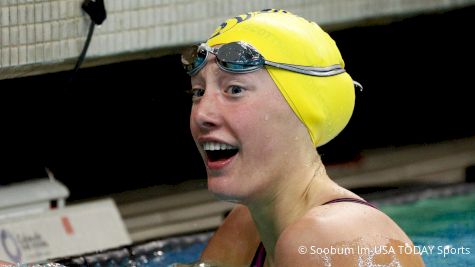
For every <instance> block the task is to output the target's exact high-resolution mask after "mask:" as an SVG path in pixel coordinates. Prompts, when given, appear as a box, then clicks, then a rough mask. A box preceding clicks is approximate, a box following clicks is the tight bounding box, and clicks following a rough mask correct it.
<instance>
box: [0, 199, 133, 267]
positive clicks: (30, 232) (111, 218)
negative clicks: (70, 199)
mask: <svg viewBox="0 0 475 267" xmlns="http://www.w3.org/2000/svg"><path fill="white" fill-rule="evenodd" d="M130 243H131V240H130V237H129V234H128V232H127V229H126V227H125V225H124V223H123V221H122V218H121V216H120V214H119V212H118V210H117V207H116V205H115V203H114V201H113V200H112V199H106V200H99V201H94V202H89V203H85V204H78V205H73V206H67V207H65V208H62V209H57V210H52V211H48V212H45V213H42V214H37V215H34V216H27V217H23V218H15V219H12V220H10V221H3V222H1V223H0V261H8V262H15V263H22V264H23V263H35V262H42V261H45V260H48V259H54V258H63V257H68V256H74V255H81V254H85V253H90V252H94V251H100V250H105V249H110V248H115V247H119V246H124V245H129V244H130Z"/></svg>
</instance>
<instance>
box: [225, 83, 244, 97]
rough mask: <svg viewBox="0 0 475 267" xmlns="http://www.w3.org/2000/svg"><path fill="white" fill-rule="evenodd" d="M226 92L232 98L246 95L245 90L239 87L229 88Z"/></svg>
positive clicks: (232, 86)
mask: <svg viewBox="0 0 475 267" xmlns="http://www.w3.org/2000/svg"><path fill="white" fill-rule="evenodd" d="M225 92H226V93H227V94H229V95H232V96H240V95H242V94H243V93H244V88H242V87H241V86H237V85H231V86H229V87H228V88H226V90H225Z"/></svg>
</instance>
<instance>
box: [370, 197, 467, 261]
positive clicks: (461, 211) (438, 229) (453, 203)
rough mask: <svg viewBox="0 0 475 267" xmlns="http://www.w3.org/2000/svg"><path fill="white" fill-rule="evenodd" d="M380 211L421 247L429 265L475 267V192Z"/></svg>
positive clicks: (383, 207) (380, 206)
mask: <svg viewBox="0 0 475 267" xmlns="http://www.w3.org/2000/svg"><path fill="white" fill-rule="evenodd" d="M379 208H380V209H381V210H382V211H384V212H385V213H386V214H387V215H389V216H390V217H391V218H393V220H395V221H396V222H397V223H398V224H399V226H401V228H402V229H404V231H405V232H406V233H407V234H408V235H409V236H410V237H411V239H412V240H413V242H414V245H416V246H420V252H421V254H422V257H423V259H424V262H425V264H426V266H428V267H433V266H434V267H439V266H450V267H456V266H464V267H465V266H467V267H470V266H475V193H471V194H465V195H459V196H451V197H443V198H437V199H424V200H419V201H416V202H413V203H408V204H401V205H379ZM429 246H433V250H432V252H431V251H430V250H429ZM424 249H425V250H426V251H427V253H425V252H424ZM444 251H445V252H449V253H448V254H446V255H445V256H444Z"/></svg>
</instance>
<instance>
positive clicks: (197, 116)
mask: <svg viewBox="0 0 475 267" xmlns="http://www.w3.org/2000/svg"><path fill="white" fill-rule="evenodd" d="M191 123H192V126H193V125H194V126H197V127H199V128H200V129H201V130H205V131H207V130H211V129H213V128H216V127H218V125H219V112H218V100H217V95H216V94H215V93H213V92H212V90H205V93H204V94H203V96H201V97H200V99H199V100H198V101H196V102H195V103H193V106H192V108H191Z"/></svg>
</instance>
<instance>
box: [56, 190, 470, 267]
mask: <svg viewBox="0 0 475 267" xmlns="http://www.w3.org/2000/svg"><path fill="white" fill-rule="evenodd" d="M378 208H379V209H381V210H382V211H383V212H385V213H386V214H387V215H389V216H390V217H391V218H393V219H394V220H395V221H396V222H397V223H398V224H399V225H400V226H401V228H402V229H404V231H405V232H406V233H407V234H408V235H409V236H410V237H411V239H412V240H413V241H414V244H415V245H416V246H420V248H421V250H420V252H421V253H422V257H423V259H424V262H425V264H426V266H427V267H439V266H450V267H458V266H464V267H465V266H475V251H474V250H475V192H472V193H470V194H469V193H467V194H463V195H458V196H451V197H443V198H430V199H423V200H418V201H415V202H411V203H406V204H379V205H378ZM211 235H212V232H208V233H202V234H195V235H189V236H182V237H174V238H169V239H165V240H157V241H151V242H148V243H145V244H139V245H133V246H129V247H127V248H120V249H116V250H112V251H107V252H104V253H96V254H92V255H84V256H81V257H76V258H72V259H71V258H70V259H65V260H61V261H56V262H59V263H61V264H63V265H65V266H77V267H83V266H84V267H85V266H94V267H103V266H104V267H105V266H107V267H115V266H120V267H129V266H136V267H162V266H163V267H168V266H172V265H173V263H184V264H190V263H193V262H195V261H197V260H198V259H199V256H200V254H201V252H202V250H203V249H204V247H205V246H206V243H207V242H208V240H209V238H210V237H211ZM429 247H433V250H432V251H429V249H428V248H429ZM424 249H425V250H424ZM424 251H426V252H424ZM444 251H446V252H448V254H446V255H445V256H444Z"/></svg>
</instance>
